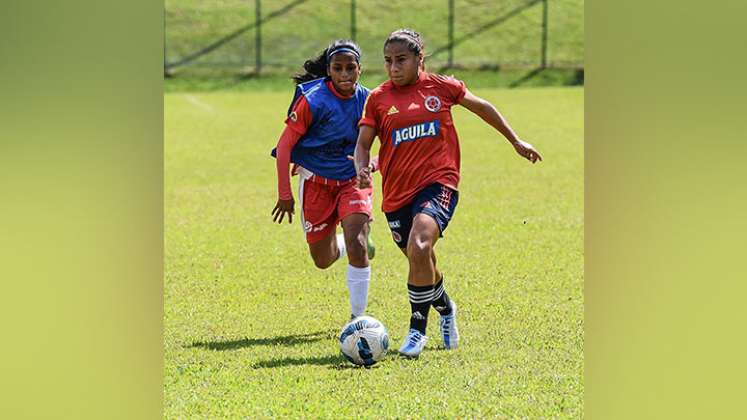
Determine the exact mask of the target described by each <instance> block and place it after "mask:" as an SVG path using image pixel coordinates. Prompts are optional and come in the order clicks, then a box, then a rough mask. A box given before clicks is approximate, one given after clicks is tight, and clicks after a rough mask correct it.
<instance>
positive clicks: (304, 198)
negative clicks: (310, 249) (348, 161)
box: [298, 177, 373, 244]
mask: <svg viewBox="0 0 747 420" xmlns="http://www.w3.org/2000/svg"><path fill="white" fill-rule="evenodd" d="M337 183H338V182H333V183H324V181H323V178H322V179H321V180H320V179H319V178H318V177H312V178H310V179H303V178H301V180H300V181H299V186H298V188H299V192H298V196H299V197H300V198H301V226H303V230H304V232H306V242H308V243H310V244H313V243H315V242H319V241H321V240H322V239H324V238H326V237H327V236H329V234H330V233H334V232H335V228H337V224H338V223H340V221H341V220H342V219H344V218H346V217H348V216H350V215H351V214H353V213H363V214H365V215H367V216H368V217H369V218H370V217H371V209H372V208H373V188H372V187H369V188H365V189H359V188H358V183H357V182H355V179H352V180H350V181H348V182H346V181H342V182H341V183H342V185H335V184H337Z"/></svg>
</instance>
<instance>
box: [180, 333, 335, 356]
mask: <svg viewBox="0 0 747 420" xmlns="http://www.w3.org/2000/svg"><path fill="white" fill-rule="evenodd" d="M336 333H337V331H333V330H330V331H317V332H313V333H308V334H293V335H283V336H278V337H268V338H244V339H241V340H227V341H197V342H194V343H192V344H191V345H189V346H187V347H188V348H196V347H199V348H204V349H208V350H217V351H226V350H237V349H242V348H246V347H252V346H295V345H298V344H305V343H313V342H315V341H320V340H328V339H330V338H332V337H334V335H335V334H336Z"/></svg>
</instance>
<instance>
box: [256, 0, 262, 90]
mask: <svg viewBox="0 0 747 420" xmlns="http://www.w3.org/2000/svg"><path fill="white" fill-rule="evenodd" d="M254 11H255V13H254V24H255V30H254V31H255V32H254V34H255V36H254V53H255V56H254V60H255V61H254V72H255V73H256V75H257V76H259V74H260V72H261V71H262V0H254Z"/></svg>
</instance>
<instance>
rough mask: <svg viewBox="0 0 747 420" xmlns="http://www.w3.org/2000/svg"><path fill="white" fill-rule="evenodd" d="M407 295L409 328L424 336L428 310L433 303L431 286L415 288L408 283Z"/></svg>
mask: <svg viewBox="0 0 747 420" xmlns="http://www.w3.org/2000/svg"><path fill="white" fill-rule="evenodd" d="M407 295H408V297H409V298H410V309H412V316H410V328H414V329H416V330H418V331H420V332H421V333H423V334H425V327H426V326H427V325H428V310H429V309H430V308H431V301H433V286H432V285H428V286H415V285H412V284H409V283H408V284H407Z"/></svg>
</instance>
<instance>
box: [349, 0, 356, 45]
mask: <svg viewBox="0 0 747 420" xmlns="http://www.w3.org/2000/svg"><path fill="white" fill-rule="evenodd" d="M355 6H356V5H355V0H351V2H350V39H352V40H353V41H355V37H356V35H357V34H356V32H357V31H356V27H355V9H356V7H355Z"/></svg>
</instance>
